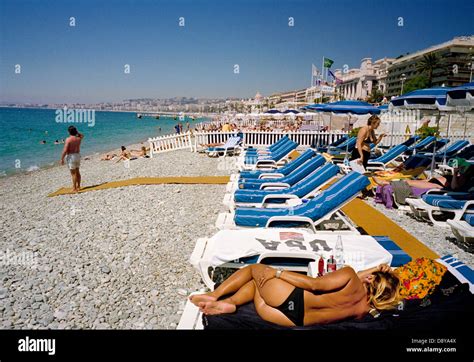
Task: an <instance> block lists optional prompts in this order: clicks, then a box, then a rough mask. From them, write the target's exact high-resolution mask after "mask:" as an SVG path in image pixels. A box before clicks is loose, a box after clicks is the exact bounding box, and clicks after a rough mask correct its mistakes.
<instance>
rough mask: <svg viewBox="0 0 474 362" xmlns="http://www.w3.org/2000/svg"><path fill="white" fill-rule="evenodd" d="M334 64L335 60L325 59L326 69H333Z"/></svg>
mask: <svg viewBox="0 0 474 362" xmlns="http://www.w3.org/2000/svg"><path fill="white" fill-rule="evenodd" d="M333 63H334V60H331V59H329V58H324V68H331V65H332V64H333Z"/></svg>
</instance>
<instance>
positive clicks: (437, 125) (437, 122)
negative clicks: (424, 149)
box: [430, 113, 439, 177]
mask: <svg viewBox="0 0 474 362" xmlns="http://www.w3.org/2000/svg"><path fill="white" fill-rule="evenodd" d="M438 114H439V113H438ZM436 129H437V130H438V131H439V117H438V118H436ZM436 142H438V139H437V138H436V139H435V143H434V147H433V156H432V157H431V167H430V169H431V172H430V174H431V177H433V175H434V168H435V164H436V157H435V155H436Z"/></svg>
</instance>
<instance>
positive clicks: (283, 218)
mask: <svg viewBox="0 0 474 362" xmlns="http://www.w3.org/2000/svg"><path fill="white" fill-rule="evenodd" d="M277 221H296V222H301V223H308V224H309V225H310V226H311V230H312V231H313V232H314V233H315V234H316V226H315V225H314V221H313V220H312V219H311V218H309V217H306V216H290V215H287V216H273V217H271V218H270V219H268V221H267V225H266V226H265V227H267V228H270V227H272V226H271V225H272V223H274V222H277ZM278 227H282V226H278Z"/></svg>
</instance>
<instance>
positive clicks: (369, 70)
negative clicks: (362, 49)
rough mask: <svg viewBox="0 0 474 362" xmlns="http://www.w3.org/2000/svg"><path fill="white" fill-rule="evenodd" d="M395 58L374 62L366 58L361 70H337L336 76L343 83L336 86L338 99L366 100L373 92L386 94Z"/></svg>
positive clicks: (363, 60)
mask: <svg viewBox="0 0 474 362" xmlns="http://www.w3.org/2000/svg"><path fill="white" fill-rule="evenodd" d="M393 61H394V59H393V58H383V59H379V60H376V61H375V62H372V58H364V59H362V61H361V63H360V68H352V69H348V70H347V71H343V70H341V69H336V70H335V72H334V75H335V76H336V78H338V79H339V80H340V81H341V82H340V83H339V84H337V86H336V93H337V97H338V98H340V99H344V100H358V99H359V100H365V99H366V98H367V97H368V96H369V94H370V93H371V92H372V90H373V89H374V88H375V89H378V90H379V91H381V92H382V93H385V92H386V88H387V84H386V81H387V75H388V67H389V66H390V64H392V62H393Z"/></svg>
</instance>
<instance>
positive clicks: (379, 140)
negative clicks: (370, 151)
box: [375, 133, 386, 145]
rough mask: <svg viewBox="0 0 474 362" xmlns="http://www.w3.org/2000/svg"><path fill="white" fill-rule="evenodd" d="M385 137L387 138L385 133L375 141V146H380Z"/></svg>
mask: <svg viewBox="0 0 474 362" xmlns="http://www.w3.org/2000/svg"><path fill="white" fill-rule="evenodd" d="M385 136H386V135H385V133H382V134H381V135H380V136H379V137H378V138H377V140H376V141H375V145H378V144H379V143H380V142H381V141H382V139H383V138H384V137H385Z"/></svg>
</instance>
